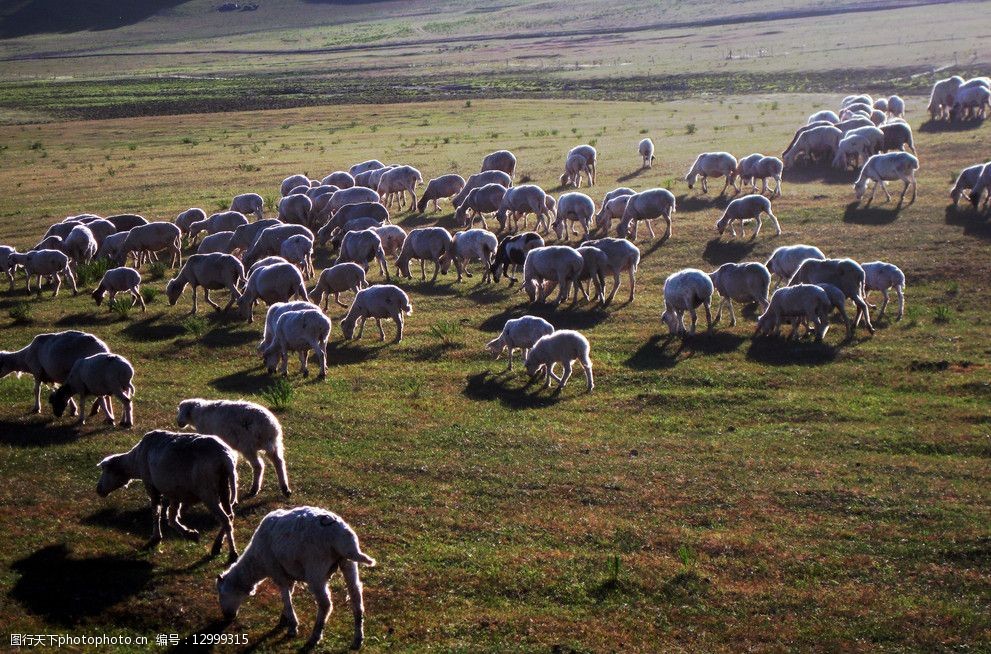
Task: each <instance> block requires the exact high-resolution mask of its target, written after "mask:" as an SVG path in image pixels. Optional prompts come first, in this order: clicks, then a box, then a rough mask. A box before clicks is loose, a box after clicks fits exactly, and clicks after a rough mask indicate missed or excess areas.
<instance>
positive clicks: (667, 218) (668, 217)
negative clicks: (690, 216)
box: [664, 211, 672, 241]
mask: <svg viewBox="0 0 991 654" xmlns="http://www.w3.org/2000/svg"><path fill="white" fill-rule="evenodd" d="M664 220H665V221H666V222H667V227H666V228H665V230H664V240H665V241H666V240H668V239H669V238H671V228H672V223H671V212H670V211H669V212H668V213H666V214H664Z"/></svg>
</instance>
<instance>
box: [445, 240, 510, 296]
mask: <svg viewBox="0 0 991 654" xmlns="http://www.w3.org/2000/svg"><path fill="white" fill-rule="evenodd" d="M498 247H499V241H498V239H497V238H496V235H495V234H493V233H492V232H490V231H488V230H487V229H467V230H465V231H463V232H458V233H457V234H455V235H454V238H453V240H452V242H451V254H450V258H451V260H452V261H453V262H454V269H455V270H456V271H457V273H458V279H457V281H459V282H460V281H461V278H462V275H467V276H468V277H471V272H469V271H468V264H469V263H470V262H471V261H474V260H476V259H477V260H478V261H481V262H482V282H483V283H488V281H489V279H491V276H492V271H491V268H492V260H493V257H494V256H495V251H496V249H497V248H498Z"/></svg>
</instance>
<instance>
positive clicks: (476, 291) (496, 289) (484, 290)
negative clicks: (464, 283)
mask: <svg viewBox="0 0 991 654" xmlns="http://www.w3.org/2000/svg"><path fill="white" fill-rule="evenodd" d="M514 290H515V289H514ZM508 296H509V292H508V291H507V289H506V288H505V287H502V286H499V285H498V284H494V283H490V284H485V283H482V282H478V284H476V285H475V286H474V288H472V289H471V290H470V291H468V292H467V293H465V297H467V298H469V299H471V300H472V301H473V302H474V303H475V304H495V303H496V302H502V301H503V300H505V299H506V298H507V297H508Z"/></svg>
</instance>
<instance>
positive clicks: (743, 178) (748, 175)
mask: <svg viewBox="0 0 991 654" xmlns="http://www.w3.org/2000/svg"><path fill="white" fill-rule="evenodd" d="M763 156H764V155H762V154H761V153H760V152H754V153H753V154H748V155H747V156H745V157H740V159H738V160H737V162H736V177H737V179H739V180H740V185H741V186H742V185H744V184H747V183H748V182H749V183H750V185H751V186H752V187H754V188H756V186H757V184H756V175H755V173H754V171H753V167H754V165H755V164H756V163H757V162H758V161H760V160H761V158H762V157H763Z"/></svg>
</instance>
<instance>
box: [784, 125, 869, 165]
mask: <svg viewBox="0 0 991 654" xmlns="http://www.w3.org/2000/svg"><path fill="white" fill-rule="evenodd" d="M867 122H868V123H870V121H869V120H868V121H867ZM841 138H843V131H842V130H840V129H839V128H837V127H834V126H832V125H828V126H822V127H814V128H812V129H810V130H808V131H805V132H802V134H801V135H799V137H798V138H797V139H795V142H794V143H793V144H792V146H791V147H790V148H789V149H788V150H787V151H786V152H785V153H784V155H783V156H782V160H783V162H784V165H785V166H787V167H789V168H790V167H792V166H794V165H795V160H796V159H797V158H798V156H799V155H800V154H804V155H805V156H806V157H808V158H810V159H813V158H815V157H816V156H820V157H829V158H830V160H831V159H832V158H833V157H834V156H835V155H836V149H837V148H838V147H839V144H840V139H841Z"/></svg>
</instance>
